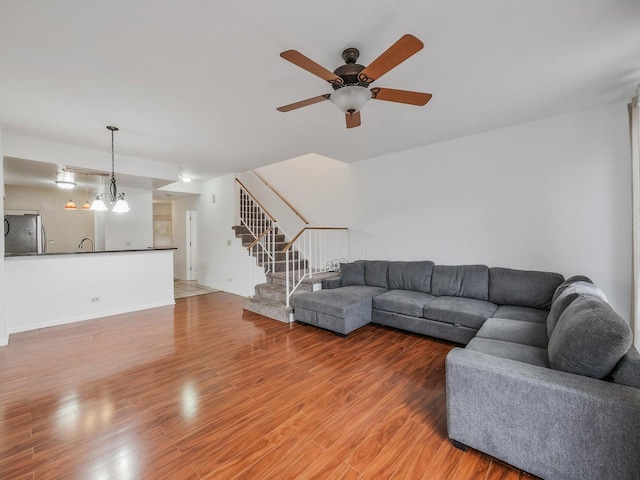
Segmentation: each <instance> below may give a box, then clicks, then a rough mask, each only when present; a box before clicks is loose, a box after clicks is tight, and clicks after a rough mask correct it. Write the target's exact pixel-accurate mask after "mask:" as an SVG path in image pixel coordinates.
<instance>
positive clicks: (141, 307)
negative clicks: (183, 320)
mask: <svg viewBox="0 0 640 480" xmlns="http://www.w3.org/2000/svg"><path fill="white" fill-rule="evenodd" d="M175 303H176V302H175V300H172V301H170V302H158V303H154V304H148V305H136V306H132V307H129V308H122V309H114V310H107V311H104V312H99V313H94V314H87V315H78V316H76V317H70V318H65V319H59V320H52V321H49V322H42V323H38V324H35V325H29V326H28V327H27V328H15V329H13V328H7V334H8V335H11V334H13V333H21V332H28V331H31V330H38V329H40V328H47V327H56V326H58V325H67V324H69V323H76V322H84V321H86V320H95V319H98V318H104V317H110V316H112V315H122V314H123V313H131V312H138V311H140V310H148V309H150V308H158V307H167V306H169V305H175ZM1 340H2V339H0V342H1ZM7 341H8V338H7ZM0 345H2V343H0ZM5 345H6V344H5Z"/></svg>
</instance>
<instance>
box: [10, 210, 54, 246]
mask: <svg viewBox="0 0 640 480" xmlns="http://www.w3.org/2000/svg"><path fill="white" fill-rule="evenodd" d="M44 244H45V238H44V228H43V226H42V218H41V217H40V215H35V214H24V215H5V216H4V252H5V253H9V254H18V253H43V251H44Z"/></svg>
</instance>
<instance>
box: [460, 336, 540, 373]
mask: <svg viewBox="0 0 640 480" xmlns="http://www.w3.org/2000/svg"><path fill="white" fill-rule="evenodd" d="M465 349H469V350H475V351H476V352H482V353H487V354H489V355H493V356H495V357H502V358H508V359H511V360H515V361H517V362H522V363H528V364H529V365H536V366H538V367H546V368H549V356H548V355H547V351H546V350H545V349H544V348H538V347H532V346H530V345H521V344H518V343H511V342H505V341H504V340H493V339H490V338H478V337H476V338H474V339H473V340H471V341H470V342H469V343H468V344H467V346H466V347H465Z"/></svg>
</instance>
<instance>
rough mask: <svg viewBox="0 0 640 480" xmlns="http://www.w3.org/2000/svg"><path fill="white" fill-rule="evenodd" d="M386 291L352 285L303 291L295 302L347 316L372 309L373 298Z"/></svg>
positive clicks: (317, 310) (305, 306) (328, 312)
mask: <svg viewBox="0 0 640 480" xmlns="http://www.w3.org/2000/svg"><path fill="white" fill-rule="evenodd" d="M386 291H387V290H386V289H384V288H380V287H368V286H358V285H351V286H347V287H340V288H336V289H333V290H318V291H317V292H306V293H301V294H299V295H296V298H295V303H296V308H297V307H300V308H304V309H307V310H313V311H315V312H319V313H326V314H328V315H333V316H334V317H339V318H346V317H348V316H350V315H358V314H361V313H362V311H364V310H371V305H372V303H371V299H372V298H373V297H375V296H376V295H379V294H381V293H384V292H386ZM294 316H295V315H294Z"/></svg>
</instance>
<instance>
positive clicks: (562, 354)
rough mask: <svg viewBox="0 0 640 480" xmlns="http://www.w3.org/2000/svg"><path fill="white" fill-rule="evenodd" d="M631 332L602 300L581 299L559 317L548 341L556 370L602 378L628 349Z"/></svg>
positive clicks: (550, 357) (582, 297)
mask: <svg viewBox="0 0 640 480" xmlns="http://www.w3.org/2000/svg"><path fill="white" fill-rule="evenodd" d="M631 342H632V335H631V329H630V328H629V325H627V322H625V321H624V320H623V319H622V318H621V317H620V316H619V315H618V314H617V313H616V312H614V311H613V309H612V308H611V307H610V306H609V304H607V303H606V302H604V301H603V300H601V299H599V298H596V297H592V296H588V295H581V296H579V297H578V298H576V299H575V300H574V301H573V302H571V304H570V305H569V306H568V307H567V308H566V309H565V311H564V312H563V313H562V315H560V319H559V320H558V324H557V326H556V328H555V330H554V331H553V334H551V338H550V339H549V361H550V363H551V367H552V368H554V369H555V370H562V371H564V372H569V373H576V374H578V375H585V376H587V377H594V378H604V377H606V376H607V375H609V373H610V372H611V371H612V370H613V368H614V367H615V366H616V364H617V363H618V362H619V361H620V359H621V358H622V357H623V356H624V355H625V354H626V353H627V351H628V350H629V347H631Z"/></svg>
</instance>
